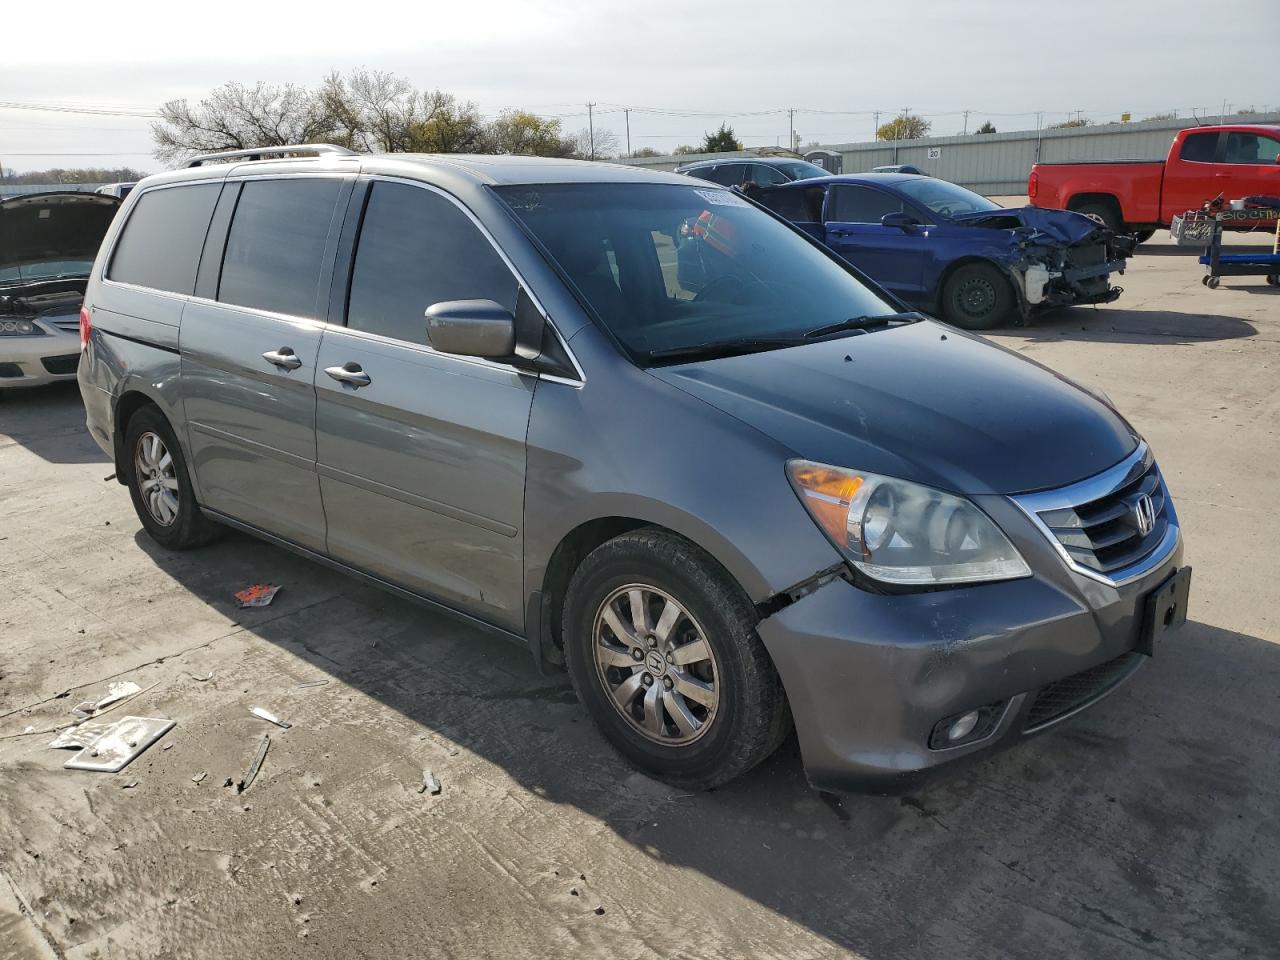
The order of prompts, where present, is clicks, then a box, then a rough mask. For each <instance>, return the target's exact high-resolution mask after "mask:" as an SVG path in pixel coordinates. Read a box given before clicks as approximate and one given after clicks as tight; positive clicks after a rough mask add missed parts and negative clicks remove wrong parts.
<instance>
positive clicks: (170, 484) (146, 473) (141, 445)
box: [133, 431, 178, 527]
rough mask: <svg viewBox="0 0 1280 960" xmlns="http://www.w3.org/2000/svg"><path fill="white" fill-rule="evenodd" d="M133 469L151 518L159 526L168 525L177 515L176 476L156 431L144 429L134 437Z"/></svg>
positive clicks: (167, 452) (167, 450)
mask: <svg viewBox="0 0 1280 960" xmlns="http://www.w3.org/2000/svg"><path fill="white" fill-rule="evenodd" d="M133 469H134V473H135V475H136V477H137V481H138V490H139V492H140V493H141V494H142V502H143V503H145V504H146V506H147V513H149V514H151V519H153V520H154V521H155V522H156V523H158V524H160V525H161V526H162V527H168V526H172V525H173V522H174V521H175V520H177V519H178V476H177V474H176V473H175V472H174V463H173V454H171V453H170V452H169V449H168V447H166V446H165V444H164V440H163V439H161V438H160V436H159V435H158V434H155V433H152V432H150V431H148V432H146V433H144V434H142V435H141V436H139V437H138V443H137V446H136V447H135V448H134V455H133Z"/></svg>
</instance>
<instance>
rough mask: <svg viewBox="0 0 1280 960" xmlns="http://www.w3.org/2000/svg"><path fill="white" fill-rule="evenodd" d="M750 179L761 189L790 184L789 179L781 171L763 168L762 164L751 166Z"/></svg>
mask: <svg viewBox="0 0 1280 960" xmlns="http://www.w3.org/2000/svg"><path fill="white" fill-rule="evenodd" d="M751 179H752V180H754V181H755V182H756V183H758V184H760V185H761V186H762V187H771V186H774V185H776V184H779V183H790V182H791V179H790V178H789V177H788V176H787V175H786V174H784V173H783V172H782V171H781V170H775V169H774V168H773V167H768V166H765V165H764V164H763V163H753V164H752V165H751Z"/></svg>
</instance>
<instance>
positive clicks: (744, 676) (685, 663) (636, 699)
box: [563, 528, 791, 789]
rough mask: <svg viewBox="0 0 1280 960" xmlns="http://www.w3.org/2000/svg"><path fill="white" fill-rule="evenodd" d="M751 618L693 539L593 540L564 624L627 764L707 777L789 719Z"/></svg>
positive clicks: (650, 535)
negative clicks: (598, 542) (595, 542)
mask: <svg viewBox="0 0 1280 960" xmlns="http://www.w3.org/2000/svg"><path fill="white" fill-rule="evenodd" d="M757 619H758V617H757V614H756V612H755V608H754V606H753V605H752V604H751V602H750V601H749V600H748V599H747V598H746V597H745V596H744V595H743V593H742V591H741V589H740V588H739V587H738V586H737V584H735V583H734V582H733V581H732V580H731V579H730V578H729V576H728V575H727V574H726V573H725V572H724V571H723V570H722V569H721V568H720V567H719V565H718V564H717V563H716V562H715V561H714V560H713V559H712V558H711V557H710V556H709V555H708V554H707V553H706V552H705V551H703V550H702V549H701V548H699V547H698V546H696V545H695V544H693V543H690V542H689V541H688V540H685V539H684V538H682V537H679V536H676V535H675V534H672V533H669V532H666V531H662V530H656V529H653V528H647V529H641V530H636V531H633V532H631V533H627V534H623V535H622V536H620V537H617V538H615V539H613V540H610V541H609V542H608V543H605V544H603V545H601V546H600V547H597V548H596V549H595V550H594V551H592V552H591V553H590V554H589V555H588V556H587V557H586V558H585V559H584V560H583V561H582V563H581V565H580V566H579V567H578V569H577V570H576V571H575V573H574V575H573V579H572V580H571V582H570V584H569V589H568V594H567V596H566V598H565V605H564V622H563V635H564V647H565V660H566V662H567V664H568V668H569V676H570V678H571V679H572V681H573V686H574V689H575V690H576V691H577V693H578V697H579V699H580V700H581V701H582V703H583V706H585V707H586V709H587V712H588V713H589V714H590V715H591V718H592V719H593V720H594V721H595V723H596V724H597V726H599V727H600V729H601V731H602V732H603V733H604V735H605V737H606V738H607V739H608V740H609V741H610V743H612V744H613V745H614V746H615V747H616V748H617V749H618V750H619V751H620V752H621V753H622V754H623V756H625V757H626V758H627V759H628V760H629V761H630V762H631V763H632V764H634V765H635V766H637V767H639V768H640V769H641V770H643V771H645V772H646V773H649V774H652V775H653V776H655V777H657V778H658V779H660V780H664V781H666V782H668V783H671V784H674V785H676V786H680V787H687V788H693V789H709V788H711V787H716V786H719V785H720V784H723V783H726V782H728V781H730V780H732V779H734V778H735V777H737V776H739V775H741V774H743V773H745V772H746V771H747V770H749V769H751V768H752V767H754V766H755V765H756V764H757V763H759V762H760V761H761V760H763V759H764V758H765V757H767V756H768V755H769V754H771V753H772V752H773V751H774V750H775V749H776V748H777V747H778V744H780V743H781V742H782V740H783V739H784V738H785V736H786V735H787V733H788V732H789V731H790V729H791V715H790V711H789V710H788V708H787V703H786V697H785V695H784V693H783V690H782V681H781V680H780V679H779V677H778V674H777V671H776V670H775V669H774V667H773V663H772V661H771V660H770V659H769V655H768V654H767V653H766V652H765V649H764V645H763V644H762V643H761V641H760V638H759V636H758V635H757V634H756V629H755V625H756V621H757Z"/></svg>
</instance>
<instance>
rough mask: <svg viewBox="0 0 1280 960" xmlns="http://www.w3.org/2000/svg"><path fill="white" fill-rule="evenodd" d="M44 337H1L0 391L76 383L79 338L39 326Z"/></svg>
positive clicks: (50, 327) (49, 325)
mask: <svg viewBox="0 0 1280 960" xmlns="http://www.w3.org/2000/svg"><path fill="white" fill-rule="evenodd" d="M39 326H40V328H41V329H42V330H44V331H45V334H44V336H31V337H3V336H0V390H4V389H7V388H9V387H39V386H43V385H44V384H46V383H57V382H58V381H60V380H74V379H75V377H76V366H77V364H78V362H79V359H80V336H79V334H78V333H76V334H72V333H68V332H66V331H64V330H59V329H58V328H57V327H55V326H53V325H52V324H44V323H41V324H39Z"/></svg>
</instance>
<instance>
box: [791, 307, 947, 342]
mask: <svg viewBox="0 0 1280 960" xmlns="http://www.w3.org/2000/svg"><path fill="white" fill-rule="evenodd" d="M923 319H925V317H924V314H922V313H916V311H914V310H909V311H907V312H905V313H884V314H879V315H877V316H872V317H850V318H849V319H848V320H841V321H840V322H839V323H829V324H827V325H826V326H825V327H815V328H814V329H813V330H810V331H808V332H807V333H805V336H806V337H807V338H808V339H810V340H813V339H816V338H817V337H826V336H829V335H831V334H833V333H841V332H843V331H845V330H866V329H869V328H870V327H882V326H888V325H889V324H891V323H895V322H896V323H916V322H918V321H920V320H923Z"/></svg>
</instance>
